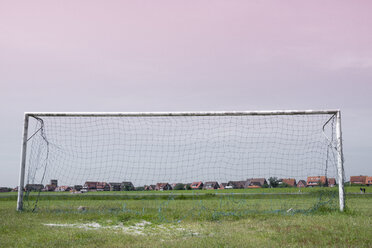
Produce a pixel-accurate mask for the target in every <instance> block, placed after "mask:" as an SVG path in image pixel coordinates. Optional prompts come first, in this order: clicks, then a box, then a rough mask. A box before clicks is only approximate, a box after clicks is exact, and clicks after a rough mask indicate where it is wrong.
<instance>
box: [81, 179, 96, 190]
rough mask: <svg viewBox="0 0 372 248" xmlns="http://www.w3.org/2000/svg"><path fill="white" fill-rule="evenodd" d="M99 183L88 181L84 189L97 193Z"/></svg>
mask: <svg viewBox="0 0 372 248" xmlns="http://www.w3.org/2000/svg"><path fill="white" fill-rule="evenodd" d="M97 183H98V182H90V181H87V182H85V183H84V188H85V189H86V190H88V191H95V190H97Z"/></svg>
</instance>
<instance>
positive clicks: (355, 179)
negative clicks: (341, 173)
mask: <svg viewBox="0 0 372 248" xmlns="http://www.w3.org/2000/svg"><path fill="white" fill-rule="evenodd" d="M366 180H367V176H351V177H350V184H365V183H366Z"/></svg>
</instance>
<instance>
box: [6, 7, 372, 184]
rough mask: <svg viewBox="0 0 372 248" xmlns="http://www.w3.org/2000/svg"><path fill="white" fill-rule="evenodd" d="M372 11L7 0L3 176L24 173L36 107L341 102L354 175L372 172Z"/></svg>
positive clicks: (318, 105)
mask: <svg viewBox="0 0 372 248" xmlns="http://www.w3.org/2000/svg"><path fill="white" fill-rule="evenodd" d="M371 10H372V2H371V1H246V0H244V1H226V0H224V1H217V0H213V1H80V0H78V1H17V2H16V1H1V2H0V106H2V107H1V113H2V120H3V121H2V122H1V123H0V129H1V130H6V131H5V132H4V133H3V135H2V136H1V140H0V161H3V163H4V165H1V164H0V170H1V173H0V182H5V183H6V184H10V185H15V184H16V183H17V178H18V164H19V152H20V142H19V140H20V136H21V126H22V113H23V112H24V111H171V110H173V111H183V110H255V109H322V108H341V109H342V110H343V113H344V114H343V116H344V133H345V158H346V161H347V163H346V164H345V166H346V169H347V173H349V174H353V173H354V174H355V173H356V174H369V175H372V169H371V166H367V165H366V164H367V162H368V161H371V160H372V155H370V154H369V153H370V152H368V151H370V149H371V148H372V146H371V142H370V140H371V139H372V135H371V134H369V132H367V131H363V130H368V129H369V128H370V127H369V126H370V125H369V123H371V121H372V117H370V116H372V115H371V114H372V100H371V98H372V93H371V92H372V82H371V79H372V45H371V44H372V32H371V27H372V15H371ZM348 169H349V171H348ZM0 186H1V185H0Z"/></svg>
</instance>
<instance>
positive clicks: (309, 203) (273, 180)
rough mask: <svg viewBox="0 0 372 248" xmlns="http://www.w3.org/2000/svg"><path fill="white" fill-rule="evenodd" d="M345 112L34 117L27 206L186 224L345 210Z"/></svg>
mask: <svg viewBox="0 0 372 248" xmlns="http://www.w3.org/2000/svg"><path fill="white" fill-rule="evenodd" d="M338 114H339V112H338V111H271V112H270V111H267V112H265V111H262V112H203V113H201V112H196V113H35V114H32V113H28V114H26V124H27V125H25V137H26V138H25V142H24V149H23V152H24V156H23V163H22V166H21V168H23V169H24V173H23V175H22V172H21V183H20V185H23V186H24V188H20V189H21V190H20V192H19V199H18V204H19V206H18V208H19V209H22V208H23V209H25V210H27V209H29V210H34V211H35V210H36V211H43V210H49V211H52V210H53V211H62V210H63V211H74V210H76V211H79V207H81V206H83V210H84V211H97V210H99V211H118V212H120V211H127V212H128V211H129V212H131V211H132V212H133V213H137V214H138V211H139V212H143V213H144V214H145V213H146V211H157V212H158V213H159V212H161V214H162V216H163V217H164V218H166V217H167V215H168V214H169V216H173V215H172V214H174V213H172V211H178V212H177V214H176V216H177V218H179V219H182V218H184V217H186V215H190V214H191V215H195V214H196V213H198V214H206V215H211V216H212V215H213V216H214V217H216V216H225V215H242V214H249V213H252V212H275V211H281V212H286V213H292V212H298V211H309V210H314V209H317V208H334V209H339V208H340V202H342V201H343V199H341V201H340V199H339V196H341V198H342V194H343V192H341V194H340V192H339V187H338V186H337V185H338V184H339V183H340V180H343V179H342V175H343V171H342V150H341V142H340V140H341V139H340V137H339V139H337V135H340V133H339V134H338V133H337V129H336V126H337V125H336V123H337V117H338ZM339 128H340V126H339ZM340 165H341V167H340ZM22 180H23V181H22ZM22 189H23V191H24V193H23V192H22ZM340 189H343V188H342V187H341V188H340ZM342 208H343V206H342ZM213 216H212V217H213Z"/></svg>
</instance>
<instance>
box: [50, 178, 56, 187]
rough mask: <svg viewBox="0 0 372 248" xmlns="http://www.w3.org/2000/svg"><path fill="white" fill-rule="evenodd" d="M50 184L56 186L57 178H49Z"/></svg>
mask: <svg viewBox="0 0 372 248" xmlns="http://www.w3.org/2000/svg"><path fill="white" fill-rule="evenodd" d="M50 185H53V186H55V187H57V186H58V180H57V179H52V180H50Z"/></svg>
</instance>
